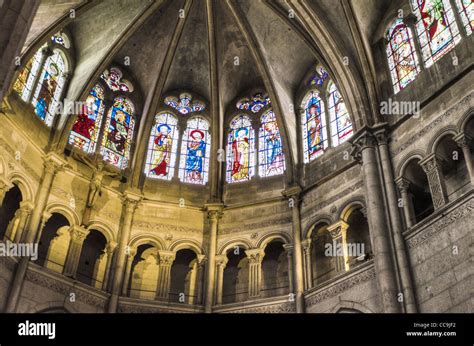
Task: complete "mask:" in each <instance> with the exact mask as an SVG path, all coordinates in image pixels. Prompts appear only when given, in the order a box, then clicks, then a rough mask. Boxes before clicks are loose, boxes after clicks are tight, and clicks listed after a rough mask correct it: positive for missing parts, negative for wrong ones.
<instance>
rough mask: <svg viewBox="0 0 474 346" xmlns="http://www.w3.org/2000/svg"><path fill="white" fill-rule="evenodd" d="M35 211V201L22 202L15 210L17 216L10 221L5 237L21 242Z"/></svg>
mask: <svg viewBox="0 0 474 346" xmlns="http://www.w3.org/2000/svg"><path fill="white" fill-rule="evenodd" d="M32 211H33V203H31V202H30V201H22V202H20V208H19V209H18V210H17V211H16V212H15V217H14V218H13V219H12V221H11V222H10V225H9V227H8V228H7V233H6V234H5V238H8V239H10V240H11V241H12V242H15V243H19V242H21V238H22V236H23V235H24V232H25V230H26V228H27V223H28V218H29V217H30V215H31V212H32Z"/></svg>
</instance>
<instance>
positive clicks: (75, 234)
mask: <svg viewBox="0 0 474 346" xmlns="http://www.w3.org/2000/svg"><path fill="white" fill-rule="evenodd" d="M69 233H70V234H71V242H70V244H69V250H68V252H67V257H66V262H65V263H64V271H63V274H64V275H65V276H70V277H73V278H75V277H76V272H77V266H78V265H79V259H80V257H81V251H82V244H84V240H86V237H87V235H88V234H89V233H90V231H89V230H86V229H85V228H84V227H82V226H78V225H75V226H72V227H71V228H70V229H69Z"/></svg>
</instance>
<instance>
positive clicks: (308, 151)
mask: <svg viewBox="0 0 474 346" xmlns="http://www.w3.org/2000/svg"><path fill="white" fill-rule="evenodd" d="M302 108H303V113H302V116H301V125H302V131H303V149H304V162H305V163H307V162H310V161H313V160H314V159H316V158H317V157H319V156H320V155H322V154H323V152H324V150H325V149H326V148H327V147H328V137H327V126H326V116H325V111H324V103H323V101H322V99H321V96H320V93H319V92H318V91H316V90H311V91H310V92H309V93H308V94H307V95H306V97H305V98H304V100H303V103H302Z"/></svg>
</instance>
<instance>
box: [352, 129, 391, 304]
mask: <svg viewBox="0 0 474 346" xmlns="http://www.w3.org/2000/svg"><path fill="white" fill-rule="evenodd" d="M351 143H353V146H354V148H353V153H352V154H353V155H354V157H355V158H356V160H357V159H360V161H361V163H362V174H363V178H364V188H365V196H366V201H367V216H368V217H367V220H368V222H369V229H370V232H371V235H372V241H373V249H374V255H375V260H374V261H375V270H376V273H377V280H378V285H379V291H380V295H381V299H382V304H383V310H384V312H400V304H399V303H398V301H397V293H398V289H397V281H396V274H395V265H394V262H393V254H392V249H391V239H390V233H389V224H388V222H387V219H386V210H385V203H384V195H383V191H382V185H381V181H380V176H381V172H380V171H379V169H378V162H377V152H376V140H375V137H374V136H373V135H372V133H370V132H369V129H368V128H363V129H361V130H360V131H359V132H358V133H357V134H356V135H355V136H354V137H353V138H352V139H351Z"/></svg>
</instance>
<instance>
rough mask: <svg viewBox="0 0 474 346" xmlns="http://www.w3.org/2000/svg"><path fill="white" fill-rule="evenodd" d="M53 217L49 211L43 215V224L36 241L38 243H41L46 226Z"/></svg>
mask: <svg viewBox="0 0 474 346" xmlns="http://www.w3.org/2000/svg"><path fill="white" fill-rule="evenodd" d="M51 215H52V214H51V213H50V212H47V211H45V212H44V213H43V217H42V218H41V224H40V227H39V230H38V234H37V235H36V240H35V242H36V243H39V242H40V240H41V235H42V234H43V230H44V226H46V223H47V222H48V220H49V218H50V217H51Z"/></svg>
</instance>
